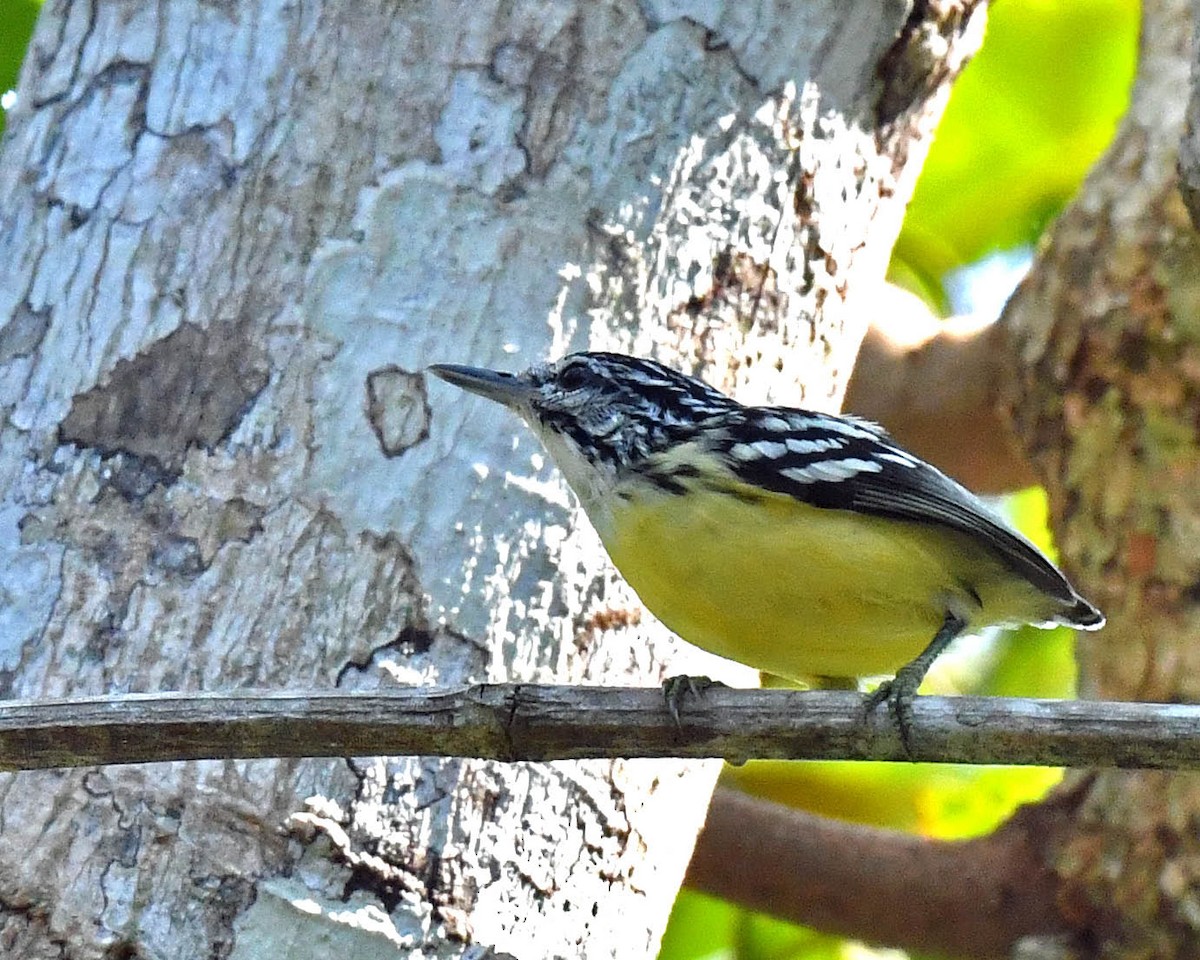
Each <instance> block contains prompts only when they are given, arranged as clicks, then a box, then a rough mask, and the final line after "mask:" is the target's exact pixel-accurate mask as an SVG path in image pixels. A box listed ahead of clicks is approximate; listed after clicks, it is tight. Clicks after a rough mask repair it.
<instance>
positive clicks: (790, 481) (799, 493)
mask: <svg viewBox="0 0 1200 960" xmlns="http://www.w3.org/2000/svg"><path fill="white" fill-rule="evenodd" d="M751 409H752V408H743V409H742V411H741V418H740V419H739V418H734V417H731V418H728V419H727V421H726V425H725V431H724V435H723V439H722V440H721V441H720V442H719V443H718V444H717V447H718V449H720V450H721V452H723V453H725V454H727V455H729V454H731V453H732V452H734V448H735V447H736V446H737V445H739V444H753V443H755V442H762V441H766V442H767V443H768V444H770V443H771V441H786V440H787V439H788V438H791V439H793V440H797V441H805V440H808V441H812V440H818V439H821V438H832V439H836V440H838V441H839V446H838V447H837V448H835V449H829V450H820V451H813V452H811V453H805V452H794V451H789V452H787V453H785V454H782V455H778V456H763V457H761V458H753V459H739V458H738V457H736V456H732V455H730V456H727V462H728V463H730V464H731V467H732V469H733V470H734V473H735V474H736V475H737V476H738V477H739V478H741V479H743V480H745V481H746V482H748V483H750V484H753V485H755V486H761V487H765V488H767V489H769V490H772V491H774V492H776V493H782V494H786V495H787V496H791V497H795V498H796V499H797V500H802V501H804V502H806V503H811V504H813V505H814V506H818V507H823V508H826V509H833V510H853V511H856V512H858V513H865V514H871V515H875V516H880V517H888V518H890V519H894V520H906V521H909V522H912V523H927V524H940V525H941V526H944V527H949V528H950V529H952V530H957V531H959V532H961V533H963V534H966V535H967V536H969V537H971V538H972V539H973V540H975V541H976V542H982V543H984V544H986V545H987V546H988V547H990V548H991V549H992V550H993V551H994V552H995V554H996V556H997V557H998V558H999V559H1000V560H1001V561H1002V562H1003V563H1004V564H1005V565H1006V566H1008V567H1009V568H1010V569H1011V570H1012V571H1013V572H1014V573H1016V574H1018V575H1019V576H1021V577H1024V578H1025V579H1026V580H1028V581H1029V582H1030V583H1031V584H1032V585H1033V586H1035V587H1036V588H1037V589H1039V590H1041V591H1042V592H1043V593H1045V594H1047V595H1048V596H1050V597H1053V598H1054V599H1056V600H1059V601H1060V602H1062V603H1063V604H1064V605H1065V606H1067V607H1069V608H1072V609H1071V610H1069V611H1067V612H1069V613H1075V614H1077V616H1078V617H1079V618H1080V620H1081V622H1084V621H1086V620H1087V619H1088V617H1089V616H1090V615H1094V616H1096V617H1098V616H1099V614H1097V613H1096V612H1095V611H1094V609H1093V608H1092V607H1091V605H1090V604H1088V603H1087V602H1086V601H1084V600H1082V599H1081V598H1080V597H1079V595H1078V594H1077V593H1076V592H1075V590H1074V589H1073V588H1072V586H1071V584H1070V583H1069V582H1068V581H1067V578H1066V577H1065V576H1063V574H1062V573H1061V572H1060V571H1059V569H1058V568H1057V567H1055V566H1054V564H1052V563H1051V562H1050V561H1049V560H1047V559H1046V557H1045V556H1043V554H1042V553H1041V551H1040V550H1038V549H1037V547H1035V546H1034V545H1033V544H1032V543H1030V542H1029V541H1028V540H1027V539H1025V537H1023V536H1021V534H1019V533H1017V532H1016V531H1015V530H1013V529H1012V528H1011V527H1009V526H1008V524H1006V523H1005V522H1004V521H1003V520H1001V519H1000V518H999V517H997V516H996V515H995V514H993V513H992V511H991V510H989V509H988V507H987V506H986V505H985V504H984V503H983V502H982V501H981V500H980V499H979V498H978V497H976V496H975V495H974V494H973V493H971V492H970V491H969V490H967V489H966V488H965V487H963V486H962V485H961V484H959V483H957V482H956V481H954V480H952V479H950V478H949V477H947V476H946V475H945V474H944V473H942V472H941V471H940V470H938V469H936V468H935V467H933V466H931V465H930V464H928V463H925V462H924V461H923V460H921V459H919V458H917V457H914V456H913V455H912V454H910V453H908V452H907V451H905V450H903V449H902V448H900V447H898V446H896V445H895V444H894V443H892V442H891V438H890V437H889V436H888V434H887V433H886V432H884V431H883V430H882V429H881V428H879V427H877V426H876V425H875V424H869V423H866V422H865V421H861V420H854V419H845V418H842V419H840V420H838V421H833V423H832V425H831V424H830V422H829V421H828V420H825V421H824V423H823V422H822V421H823V420H824V418H823V417H822V415H820V414H815V413H809V412H806V411H800V410H792V409H787V408H762V407H760V408H753V413H752V415H751V416H747V413H748V412H750V411H751ZM769 417H783V418H784V419H786V420H788V421H789V422H790V423H791V424H793V426H794V429H793V430H791V431H789V432H787V433H786V434H785V433H783V432H782V431H779V430H777V429H776V430H775V431H774V432H772V431H771V430H770V429H769V428H764V426H763V424H764V422H767V421H766V418H769ZM822 461H830V462H831V463H833V464H837V463H838V462H846V461H867V462H870V463H872V464H878V465H879V468H880V469H879V470H878V471H874V472H872V471H871V470H867V469H862V470H858V471H853V470H849V471H848V473H849V475H848V476H846V477H845V478H844V479H821V478H819V477H816V478H809V479H796V475H798V474H802V473H803V471H804V470H805V468H806V467H811V466H812V465H813V464H816V463H820V462H822ZM788 470H791V471H792V473H793V476H791V477H789V476H788V474H787V471H788ZM1079 604H1082V607H1079V608H1078V610H1076V609H1075V608H1076V607H1077V605H1079ZM1089 612H1090V613H1089Z"/></svg>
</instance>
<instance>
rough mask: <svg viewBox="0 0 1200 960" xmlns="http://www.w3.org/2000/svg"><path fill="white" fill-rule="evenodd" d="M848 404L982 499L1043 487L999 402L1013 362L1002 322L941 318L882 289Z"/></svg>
mask: <svg viewBox="0 0 1200 960" xmlns="http://www.w3.org/2000/svg"><path fill="white" fill-rule="evenodd" d="M869 316H870V317H871V326H870V327H869V328H868V330H867V335H866V337H864V339H863V342H862V346H861V348H860V349H859V352H858V359H857V360H856V361H855V365H854V372H853V374H851V376H850V382H849V384H847V386H846V397H845V403H844V407H845V409H846V410H847V411H848V412H850V413H854V414H857V415H858V416H862V417H867V418H868V419H870V420H875V421H878V422H879V423H880V424H882V425H883V426H884V427H886V428H887V430H888V432H889V433H891V434H892V436H894V437H895V438H896V439H897V440H899V441H900V443H902V444H903V445H904V446H906V447H907V448H908V449H910V450H912V451H913V453H915V454H917V455H918V456H921V457H924V458H925V459H926V460H928V461H930V462H931V463H933V464H934V465H935V466H937V467H939V468H940V469H942V470H945V471H946V472H947V473H949V474H950V475H951V476H953V477H954V478H955V479H957V480H959V481H960V482H962V483H965V484H966V485H967V486H968V487H970V488H971V489H972V490H974V491H975V492H976V493H1008V492H1010V491H1013V490H1019V489H1021V488H1022V487H1028V486H1032V485H1033V484H1035V483H1037V476H1036V475H1035V474H1034V472H1033V467H1032V465H1031V464H1030V462H1029V459H1028V457H1026V455H1025V453H1024V451H1022V450H1021V448H1020V445H1019V444H1018V442H1017V438H1016V435H1015V434H1014V432H1013V429H1012V425H1011V424H1010V423H1009V421H1008V419H1007V418H1006V417H1005V415H1004V413H1003V410H1002V409H1001V407H1000V406H999V404H998V403H997V399H996V398H997V392H998V390H999V380H1000V377H1001V375H1002V368H1003V365H1004V364H1005V363H1007V362H1009V361H1008V354H1007V352H1006V349H1007V348H1006V346H1005V342H1004V338H1005V337H1006V335H1007V334H1006V331H1005V329H1004V326H1003V323H1002V322H996V323H985V322H981V321H980V320H979V318H976V317H970V316H965V317H954V318H951V319H942V318H941V317H935V316H934V315H933V314H932V313H931V312H930V310H929V308H928V307H927V306H925V304H924V303H923V302H921V301H920V300H919V299H918V298H917V297H916V296H915V295H913V294H911V293H908V292H907V291H905V290H902V289H900V288H898V287H895V286H892V285H890V284H883V285H881V286H880V288H879V289H878V290H877V291H875V293H874V296H873V298H872V300H871V301H869Z"/></svg>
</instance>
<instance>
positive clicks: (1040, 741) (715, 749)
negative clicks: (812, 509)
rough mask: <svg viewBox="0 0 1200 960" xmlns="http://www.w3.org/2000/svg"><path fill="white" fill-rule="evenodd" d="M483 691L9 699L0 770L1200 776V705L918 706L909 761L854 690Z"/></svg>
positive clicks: (964, 700) (929, 702) (501, 687)
mask: <svg viewBox="0 0 1200 960" xmlns="http://www.w3.org/2000/svg"><path fill="white" fill-rule="evenodd" d="M683 707H684V709H683V715H682V719H681V723H680V725H679V726H678V727H677V726H676V725H675V723H674V722H673V721H672V719H671V718H670V715H669V714H668V713H667V710H666V708H665V706H664V703H663V698H662V693H661V692H660V691H659V690H657V689H654V688H626V687H570V686H551V685H534V684H478V685H474V686H463V687H454V688H433V687H409V688H403V687H402V688H397V689H394V690H389V691H387V692H384V693H354V694H344V693H336V692H328V691H321V692H290V693H289V692H283V693H279V692H242V693H190V694H184V693H158V694H129V695H125V696H111V697H89V698H77V699H61V700H58V699H56V700H39V701H32V700H8V701H3V702H0V768H3V769H6V770H29V769H37V768H45V767H74V766H90V765H93V764H104V763H148V762H156V761H168V760H198V759H251V758H260V757H316V756H326V757H327V756H334V757H341V756H357V755H381V754H387V755H427V756H462V757H481V758H487V759H494V760H505V761H515V760H566V759H582V758H594V757H724V758H726V759H728V760H731V761H733V762H741V761H744V760H747V759H751V758H773V759H823V760H832V759H843V760H909V759H912V760H923V761H930V762H939V763H999V764H1050V765H1056V766H1115V767H1141V768H1170V769H1183V768H1200V706H1193V705H1185V704H1147V703H1118V702H1102V701H1068V700H1020V699H1002V698H996V697H953V698H946V697H918V698H917V702H916V705H915V725H914V737H913V744H914V747H913V753H912V755H911V757H910V756H908V755H907V754H906V753H905V751H904V747H903V745H902V744H901V742H900V739H899V737H898V736H897V734H896V730H895V727H894V725H893V723H892V722H891V721H890V719H889V718H888V717H887V716H886V715H885V713H884V712H883V711H882V710H880V711H876V712H875V713H873V714H871V715H870V716H868V715H867V714H866V713H865V711H864V706H863V698H862V696H861V695H860V694H858V693H855V692H852V691H836V690H828V691H825V690H818V691H795V690H733V689H730V688H725V687H715V688H712V689H709V690H707V691H705V692H704V693H703V694H702V695H700V696H699V697H697V698H692V699H689V700H687V702H685V703H684V705H683Z"/></svg>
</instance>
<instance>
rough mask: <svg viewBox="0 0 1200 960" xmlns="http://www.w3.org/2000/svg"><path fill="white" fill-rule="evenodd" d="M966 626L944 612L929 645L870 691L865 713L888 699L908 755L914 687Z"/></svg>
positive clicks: (963, 622) (962, 621) (910, 744)
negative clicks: (892, 675) (944, 615)
mask: <svg viewBox="0 0 1200 960" xmlns="http://www.w3.org/2000/svg"><path fill="white" fill-rule="evenodd" d="M966 626H967V622H966V621H965V620H963V619H961V618H960V617H956V616H955V615H954V614H953V613H950V612H949V611H947V612H946V619H945V620H944V621H942V625H941V627H940V628H939V629H938V632H937V633H936V634H934V637H933V639H932V640H931V641H930V642H929V646H927V647H926V648H925V649H924V650H922V651H921V653H920V654H919V655H918V656H917V657H916V658H915V659H913V660H912V661H911V662H909V663H906V664H905V665H904V666H902V667H901V668H900V669H899V670H897V671H896V676H895V677H894V678H893V679H891V680H885V681H884V682H883V683H881V684H880V685H879V687H878V688H877V689H876V690H875V692H874V693H872V694H871V695H870V696H869V697H867V713H870V712H871V711H872V710H874V709H875V708H876V707H878V706H879V705H880V704H881V703H883V701H884V700H886V701H887V702H888V705H889V706H890V707H891V709H892V713H893V715H894V716H895V717H896V728H897V729H898V730H899V732H900V739H901V741H903V743H904V749H905V751H906V752H907V753H909V754H910V755H911V754H912V723H913V708H912V705H913V698H914V697H915V696H916V695H917V687H919V686H920V685H921V681H922V680H924V679H925V674H927V673H928V672H929V668H930V667H931V666H932V665H933V661H934V660H936V659H937V658H938V657H939V656H940V655H941V654H942V652H943V651H944V650H945V649H946V648H947V647H948V646H950V643H951V642H952V641H953V640H954V639H955V637H957V636H958V635H959V634H960V633H962V632H963V630H965V629H966Z"/></svg>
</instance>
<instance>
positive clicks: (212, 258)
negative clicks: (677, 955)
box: [0, 0, 981, 958]
mask: <svg viewBox="0 0 1200 960" xmlns="http://www.w3.org/2000/svg"><path fill="white" fill-rule="evenodd" d="M980 28H981V17H980V16H977V15H976V5H975V4H974V3H971V2H963V3H943V4H925V3H917V4H915V5H908V4H903V3H899V2H885V3H880V2H878V0H871V2H866V0H864V2H856V3H840V2H811V3H806V4H803V5H800V6H796V7H794V6H793V5H790V4H787V3H783V2H780V3H778V4H775V3H768V4H766V5H759V6H756V7H754V8H753V10H752V11H751V10H749V9H748V8H747V9H743V8H742V7H736V6H731V7H725V6H723V5H721V4H717V3H712V4H709V3H704V2H697V3H693V4H687V5H684V6H682V7H680V6H677V5H673V4H668V3H642V4H634V3H631V2H629V3H625V2H606V3H602V4H597V3H591V2H579V3H543V2H536V0H529V2H525V3H520V4H517V5H516V6H512V5H479V6H471V7H467V6H465V5H458V4H452V3H446V2H433V0H430V2H419V3H410V4H404V5H399V6H397V5H395V4H390V3H385V2H364V3H354V4H346V3H320V2H318V3H308V4H295V3H285V2H282V0H259V2H255V3H241V4H233V5H214V4H210V3H201V2H199V0H177V2H173V3H166V4H157V5H146V4H142V3H137V2H134V0H106V2H104V3H96V2H92V3H85V2H82V0H80V2H75V3H69V2H67V0H50V2H48V3H47V4H46V7H45V8H44V10H43V13H42V16H41V20H40V22H39V25H38V29H37V33H36V35H35V38H34V41H33V44H32V46H31V50H30V53H29V56H28V59H27V62H26V65H25V69H24V72H23V75H22V78H21V82H20V86H19V90H18V102H17V105H16V107H15V109H14V110H13V111H12V113H11V114H10V117H9V128H8V132H7V134H6V139H5V143H4V148H3V155H2V157H0V324H2V326H0V408H2V409H3V411H4V414H5V416H4V419H3V427H2V428H0V590H2V591H3V596H4V600H5V602H4V604H3V609H2V610H0V659H2V673H0V677H2V684H3V685H2V687H0V692H2V693H3V695H5V696H10V697H48V696H61V695H69V694H100V693H110V692H122V691H131V692H132V691H158V690H170V689H186V690H205V689H209V690H216V689H220V690H230V689H238V688H247V687H266V688H273V689H288V688H292V689H295V688H331V687H335V686H336V687H341V688H344V689H361V688H374V687H378V686H381V685H391V684H396V683H403V684H437V683H460V682H465V681H468V680H485V679H491V680H498V679H524V680H545V679H549V678H551V677H553V678H556V679H558V680H561V681H574V682H592V683H599V682H607V683H622V682H624V683H629V682H641V683H646V684H650V683H654V682H657V681H658V680H659V679H660V678H661V677H662V676H663V675H664V674H665V673H666V672H667V671H668V669H669V670H670V672H681V671H695V670H703V671H706V672H708V673H710V674H713V675H720V674H722V672H724V675H726V676H730V674H729V672H728V671H727V670H724V671H723V668H722V667H721V666H720V665H714V664H712V663H703V662H702V661H701V660H700V659H699V657H698V655H693V654H692V653H689V652H688V651H685V650H683V649H681V648H680V646H679V645H678V644H677V643H676V642H675V641H674V640H673V639H672V638H671V637H670V636H669V635H667V634H666V632H665V631H664V630H662V628H661V627H658V626H657V625H655V624H652V623H650V622H649V618H646V617H643V616H642V615H641V613H640V608H639V607H638V606H637V604H636V600H635V598H634V597H633V596H632V595H631V594H630V593H629V592H628V590H627V589H625V588H624V587H623V586H622V585H621V584H620V583H619V581H617V580H616V579H615V578H614V576H613V575H612V573H611V571H610V570H609V569H608V567H607V566H606V564H605V562H604V559H603V556H602V553H601V551H600V549H599V548H598V545H597V541H596V539H595V536H594V534H593V533H592V531H591V530H590V529H589V528H588V527H587V525H586V523H585V522H583V521H582V519H581V517H580V516H579V514H578V512H577V511H576V509H575V507H574V504H573V502H572V500H571V499H570V497H569V496H568V494H567V493H566V491H565V489H564V487H563V485H562V483H561V482H560V481H559V480H558V479H557V478H556V476H555V475H554V473H553V472H552V471H551V469H550V468H549V467H548V465H547V464H546V462H545V460H544V458H543V457H542V456H541V454H540V452H539V451H538V449H537V448H536V445H535V444H534V443H533V441H532V440H531V438H530V437H529V436H528V435H527V434H525V433H524V432H522V430H521V429H520V428H519V427H518V425H517V424H515V423H513V422H512V421H510V420H509V419H507V418H506V417H505V415H504V414H503V411H499V410H491V409H488V408H487V407H485V406H484V405H483V404H481V403H476V402H475V401H472V400H470V399H464V398H463V397H461V396H456V395H454V394H453V393H452V392H451V391H450V390H448V389H443V388H442V387H435V388H433V389H432V390H430V391H429V392H428V393H427V384H426V381H425V379H424V378H423V376H422V373H421V371H422V368H423V366H424V365H425V364H426V363H427V362H430V361H435V360H443V361H444V360H457V361H463V362H470V363H476V364H481V365H494V366H506V367H521V366H524V365H526V364H528V363H530V362H532V361H535V360H538V359H541V358H543V357H545V356H547V355H557V354H560V353H562V352H564V351H566V350H569V349H573V348H579V347H584V346H591V347H613V348H618V349H623V350H629V351H635V352H640V353H653V354H655V355H657V356H659V357H662V358H663V359H665V360H667V361H669V362H673V363H676V364H679V365H682V366H684V367H687V368H689V369H692V370H695V371H698V372H702V373H704V374H706V375H707V376H709V377H710V379H712V380H713V381H714V382H716V383H718V384H720V385H722V386H724V387H726V388H729V389H737V390H739V391H741V392H742V394H743V395H744V396H745V397H747V398H750V399H762V398H764V397H773V398H776V399H779V400H786V401H788V402H792V403H796V402H801V401H807V402H808V403H809V404H810V405H817V406H829V405H833V404H835V403H836V402H837V399H838V397H839V395H840V391H841V388H842V386H843V384H844V380H845V376H846V374H847V372H848V369H849V366H850V363H851V360H852V358H853V356H854V352H855V350H856V348H857V341H858V338H859V336H860V335H861V330H862V326H863V324H862V319H861V318H859V317H856V316H855V314H854V312H853V307H852V304H851V302H850V299H849V297H850V293H851V292H852V291H853V289H854V288H855V286H856V285H858V284H860V283H867V282H871V283H873V282H875V281H876V280H877V279H878V278H879V276H880V275H881V273H882V269H883V266H884V264H885V263H886V260H887V257H888V253H889V251H890V247H891V243H892V240H893V238H894V236H895V233H896V231H897V229H898V225H899V222H900V217H901V215H902V212H903V209H904V205H905V202H906V201H907V198H908V195H909V192H910V190H911V186H912V183H913V180H914V178H915V174H916V170H917V168H918V167H919V161H920V159H921V157H922V156H923V151H924V148H925V146H926V144H927V140H928V136H929V132H930V130H931V129H932V126H933V124H934V123H935V121H936V118H937V116H938V114H939V112H940V109H941V106H942V104H943V103H944V99H945V95H946V92H947V89H948V84H949V82H950V81H951V80H952V79H953V77H954V75H955V74H956V73H957V71H958V69H959V68H960V66H961V64H962V62H963V59H964V57H965V56H966V55H968V54H969V52H970V51H971V50H972V49H973V48H974V44H976V43H977V42H978V39H979V33H980ZM714 776H715V769H714V767H713V765H712V764H711V763H695V762H670V761H641V762H609V761H588V762H574V763H569V764H555V765H539V764H524V765H515V766H500V765H496V764H493V763H486V762H465V761H446V760H430V759H420V758H351V759H347V760H345V761H327V760H323V761H312V760H305V761H256V762H241V763H232V762H230V763H218V762H187V763H173V764H162V765H156V766H146V767H136V768H122V769H118V768H104V767H99V768H94V769H91V770H86V771H73V772H67V773H64V772H39V773H24V774H19V775H4V776H3V777H0V818H2V821H0V822H2V823H3V830H0V942H3V943H4V945H5V948H6V950H7V951H8V953H9V955H12V956H30V957H35V956H58V955H61V954H62V953H64V952H65V953H67V954H69V955H70V956H72V957H79V958H92V957H96V958H99V957H108V958H113V957H122V956H134V955H136V956H147V957H193V956H217V957H225V956H233V957H251V956H271V957H277V956H289V957H294V958H303V957H307V956H322V957H324V956H328V955H329V954H330V953H331V952H332V951H333V950H338V951H346V950H348V949H350V950H353V951H354V955H355V956H360V957H361V956H367V957H371V956H395V955H398V954H399V955H405V954H413V955H416V954H420V955H422V956H429V955H437V956H467V955H471V956H481V955H483V954H484V953H486V952H487V951H492V950H495V951H502V952H504V951H506V952H511V953H514V954H517V955H519V956H522V957H543V956H545V957H548V956H589V957H607V956H621V957H634V956H639V955H646V954H650V953H652V952H653V951H654V949H655V946H656V944H657V940H658V937H659V934H660V932H661V929H662V926H663V924H664V923H665V919H666V915H667V910H668V909H669V905H670V902H671V899H672V897H673V894H674V891H675V888H676V887H677V886H678V883H679V881H680V878H681V876H682V874H683V871H684V867H685V865H686V861H687V858H688V854H689V851H690V847H691V844H692V841H693V839H694V836H695V833H696V831H697V829H698V827H699V825H700V822H701V819H702V817H703V813H704V805H705V801H706V797H707V793H708V791H709V789H710V788H711V785H712V781H713V777H714ZM64 945H65V946H64Z"/></svg>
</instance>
